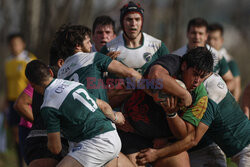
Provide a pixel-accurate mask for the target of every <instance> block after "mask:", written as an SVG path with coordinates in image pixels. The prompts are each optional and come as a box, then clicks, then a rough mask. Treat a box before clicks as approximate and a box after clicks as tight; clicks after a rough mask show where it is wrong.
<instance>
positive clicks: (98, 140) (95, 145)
mask: <svg viewBox="0 0 250 167" xmlns="http://www.w3.org/2000/svg"><path fill="white" fill-rule="evenodd" d="M70 146H71V148H70V152H69V153H68V155H69V156H71V157H73V158H74V159H76V160H77V161H78V162H79V163H81V164H82V165H83V166H84V167H99V166H104V165H105V164H106V163H108V162H109V161H111V160H112V159H114V158H116V157H118V154H119V153H120V151H121V140H120V138H119V136H118V134H117V131H116V130H113V131H109V132H106V133H103V134H100V135H98V136H95V137H93V138H91V139H88V140H84V141H81V142H79V143H74V142H70Z"/></svg>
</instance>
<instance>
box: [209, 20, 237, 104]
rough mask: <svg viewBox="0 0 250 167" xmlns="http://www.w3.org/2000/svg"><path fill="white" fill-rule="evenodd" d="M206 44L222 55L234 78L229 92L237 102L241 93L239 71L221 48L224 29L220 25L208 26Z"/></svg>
mask: <svg viewBox="0 0 250 167" xmlns="http://www.w3.org/2000/svg"><path fill="white" fill-rule="evenodd" d="M208 33H209V36H208V43H209V44H210V45H211V46H212V47H213V48H215V49H216V50H217V51H218V53H219V54H221V55H223V57H224V58H225V59H226V61H227V63H228V66H229V68H230V70H231V72H232V74H233V77H234V85H235V86H234V87H233V89H232V90H231V92H232V94H233V95H234V97H235V99H236V101H239V98H240V92H241V78H240V71H239V67H238V66H237V64H236V62H235V60H234V59H233V57H232V56H231V55H229V54H228V52H227V50H226V49H225V48H224V47H223V43H224V38H223V33H224V29H223V27H222V25H220V24H218V23H214V24H210V25H209V26H208Z"/></svg>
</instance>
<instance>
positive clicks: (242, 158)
mask: <svg viewBox="0 0 250 167" xmlns="http://www.w3.org/2000/svg"><path fill="white" fill-rule="evenodd" d="M231 159H232V161H233V162H235V163H236V164H237V165H238V167H249V166H250V144H248V145H247V146H246V147H245V148H244V149H243V150H241V151H240V152H239V153H237V154H236V155H234V156H232V157H231Z"/></svg>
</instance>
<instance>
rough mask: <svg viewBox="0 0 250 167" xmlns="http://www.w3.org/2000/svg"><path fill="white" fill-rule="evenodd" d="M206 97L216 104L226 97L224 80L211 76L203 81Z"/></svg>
mask: <svg viewBox="0 0 250 167" xmlns="http://www.w3.org/2000/svg"><path fill="white" fill-rule="evenodd" d="M204 86H205V88H206V90H207V93H208V97H209V98H210V99H212V100H213V101H214V102H216V103H217V104H218V103H220V102H221V101H222V100H223V99H224V98H225V97H226V95H227V93H228V88H227V85H226V83H225V82H224V80H223V79H222V78H221V77H220V76H219V75H218V74H212V75H211V76H209V77H208V78H207V79H206V80H205V81H204Z"/></svg>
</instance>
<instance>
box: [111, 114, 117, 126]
mask: <svg viewBox="0 0 250 167" xmlns="http://www.w3.org/2000/svg"><path fill="white" fill-rule="evenodd" d="M114 115H115V119H114V120H113V121H112V122H113V123H115V122H116V121H117V115H116V113H115V112H114Z"/></svg>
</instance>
